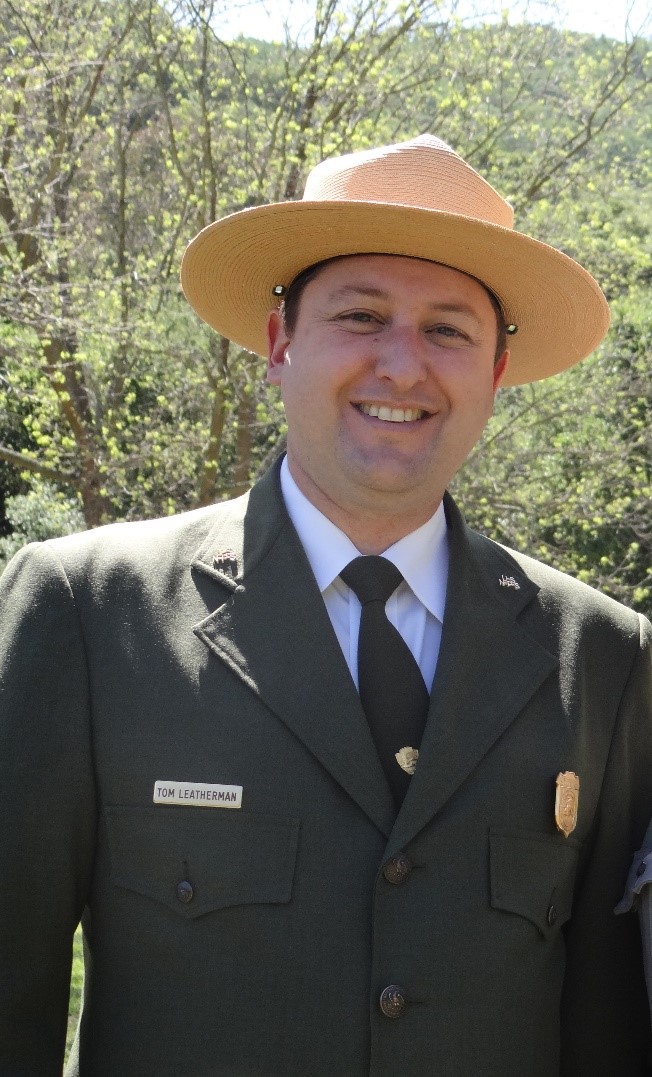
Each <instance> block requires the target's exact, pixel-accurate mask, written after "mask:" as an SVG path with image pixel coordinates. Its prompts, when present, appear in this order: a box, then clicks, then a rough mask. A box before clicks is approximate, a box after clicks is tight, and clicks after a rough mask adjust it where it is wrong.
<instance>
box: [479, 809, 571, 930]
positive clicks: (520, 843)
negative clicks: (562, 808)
mask: <svg viewBox="0 0 652 1077" xmlns="http://www.w3.org/2000/svg"><path fill="white" fill-rule="evenodd" d="M562 843H563V844H562ZM489 849H490V855H489V860H490V873H491V905H492V908H494V909H502V911H503V912H511V913H516V914H517V915H518V916H523V917H525V918H526V919H527V920H529V921H530V922H531V923H533V924H534V925H535V927H537V928H538V929H539V931H540V932H541V934H542V935H544V936H548V935H550V934H552V933H553V932H555V931H557V930H558V929H559V928H560V927H561V925H562V924H565V923H566V921H567V920H568V919H569V918H570V915H571V911H572V906H573V887H574V884H575V874H576V871H577V858H578V853H579V846H578V845H574V844H570V843H569V840H568V838H563V837H561V835H560V836H559V840H558V839H557V837H554V836H550V835H548V834H537V833H534V832H532V831H528V830H504V829H502V828H498V827H492V828H491V829H490V831H489Z"/></svg>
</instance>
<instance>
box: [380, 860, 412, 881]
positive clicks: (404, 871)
mask: <svg viewBox="0 0 652 1077" xmlns="http://www.w3.org/2000/svg"><path fill="white" fill-rule="evenodd" d="M411 871H412V864H411V862H410V860H409V859H408V857H407V856H405V854H404V853H401V854H400V855H399V856H395V857H394V858H393V859H392V860H388V861H387V863H386V864H385V867H384V868H383V875H384V876H385V878H386V880H387V882H388V883H392V885H393V886H400V884H401V883H404V882H405V880H406V879H407V877H408V875H409V874H410V872H411Z"/></svg>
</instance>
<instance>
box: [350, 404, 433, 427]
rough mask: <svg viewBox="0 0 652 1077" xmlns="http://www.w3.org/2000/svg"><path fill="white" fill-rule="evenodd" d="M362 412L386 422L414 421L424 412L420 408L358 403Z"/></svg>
mask: <svg viewBox="0 0 652 1077" xmlns="http://www.w3.org/2000/svg"><path fill="white" fill-rule="evenodd" d="M358 407H359V409H360V411H361V412H363V413H364V414H365V415H371V416H372V417H373V418H374V419H382V420H383V422H386V423H413V422H415V421H416V420H417V419H420V418H421V417H422V415H423V414H424V413H423V412H422V411H421V410H420V409H419V408H388V407H387V406H386V405H384V404H383V405H381V406H380V407H379V406H378V404H358Z"/></svg>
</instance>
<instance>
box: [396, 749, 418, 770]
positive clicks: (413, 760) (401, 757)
mask: <svg viewBox="0 0 652 1077" xmlns="http://www.w3.org/2000/svg"><path fill="white" fill-rule="evenodd" d="M418 758H419V752H418V749H417V748H401V750H400V752H397V753H396V756H395V759H396V762H397V763H398V765H399V767H400V768H401V770H404V771H405V773H406V774H414V772H415V770H416V769H417V760H418Z"/></svg>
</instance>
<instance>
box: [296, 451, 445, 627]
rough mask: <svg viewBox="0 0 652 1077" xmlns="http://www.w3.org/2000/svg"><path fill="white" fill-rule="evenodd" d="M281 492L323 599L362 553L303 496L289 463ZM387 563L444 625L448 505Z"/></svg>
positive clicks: (392, 548)
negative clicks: (349, 564)
mask: <svg viewBox="0 0 652 1077" xmlns="http://www.w3.org/2000/svg"><path fill="white" fill-rule="evenodd" d="M281 490H282V492H283V500H284V501H285V506H286V508H287V510H288V515H289V517H290V519H291V520H292V523H293V524H294V527H295V530H296V532H297V534H298V536H299V538H300V540H301V544H302V546H303V548H304V550H305V552H306V556H307V558H308V561H309V562H310V567H311V568H312V571H313V573H314V576H315V579H316V580H317V586H318V587H319V590H320V591H321V592H322V594H323V593H324V591H325V590H326V588H327V587H330V585H331V584H332V583H333V582H334V581H335V580H336V579H337V577H338V576H339V574H340V572H341V571H342V569H343V568H345V567H346V565H348V563H349V561H352V560H353V558H354V557H359V556H360V551H359V550H358V549H357V548H356V547H355V546H354V544H353V543H352V542H351V539H350V538H349V537H348V536H347V535H345V534H344V532H343V531H341V530H340V528H339V527H337V526H336V525H335V524H334V523H333V522H332V520H329V519H328V517H326V516H324V514H323V512H320V511H319V509H318V508H316V507H315V506H314V505H313V504H312V502H311V501H309V500H308V498H307V497H306V496H305V494H303V493H302V492H301V490H300V489H299V487H298V486H297V484H296V482H295V481H294V479H293V478H292V475H291V474H290V468H289V466H288V462H287V457H285V458H284V460H283V463H282V465H281ZM383 557H386V558H387V560H388V561H391V562H392V563H393V564H395V565H396V567H397V568H398V569H399V571H400V572H401V573H402V575H403V577H404V579H405V581H406V583H407V584H408V586H409V587H410V588H411V589H412V591H413V592H414V594H415V595H416V597H417V598H418V599H419V601H420V602H421V603H422V604H423V605H424V606H425V607H426V609H427V610H428V612H429V613H431V614H432V615H433V617H436V618H437V620H438V621H440V622H442V623H443V620H444V604H445V601H446V581H447V578H448V535H447V531H446V516H445V513H444V506H443V504H441V505H440V506H439V508H438V509H437V511H436V512H435V514H434V515H433V516H431V517H430V519H429V520H426V522H425V524H422V526H421V527H419V528H417V530H416V531H411V532H410V534H409V535H405V536H404V537H403V538H402V539H399V541H398V542H395V543H394V545H393V546H390V547H389V549H388V550H385V552H384V554H383Z"/></svg>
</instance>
